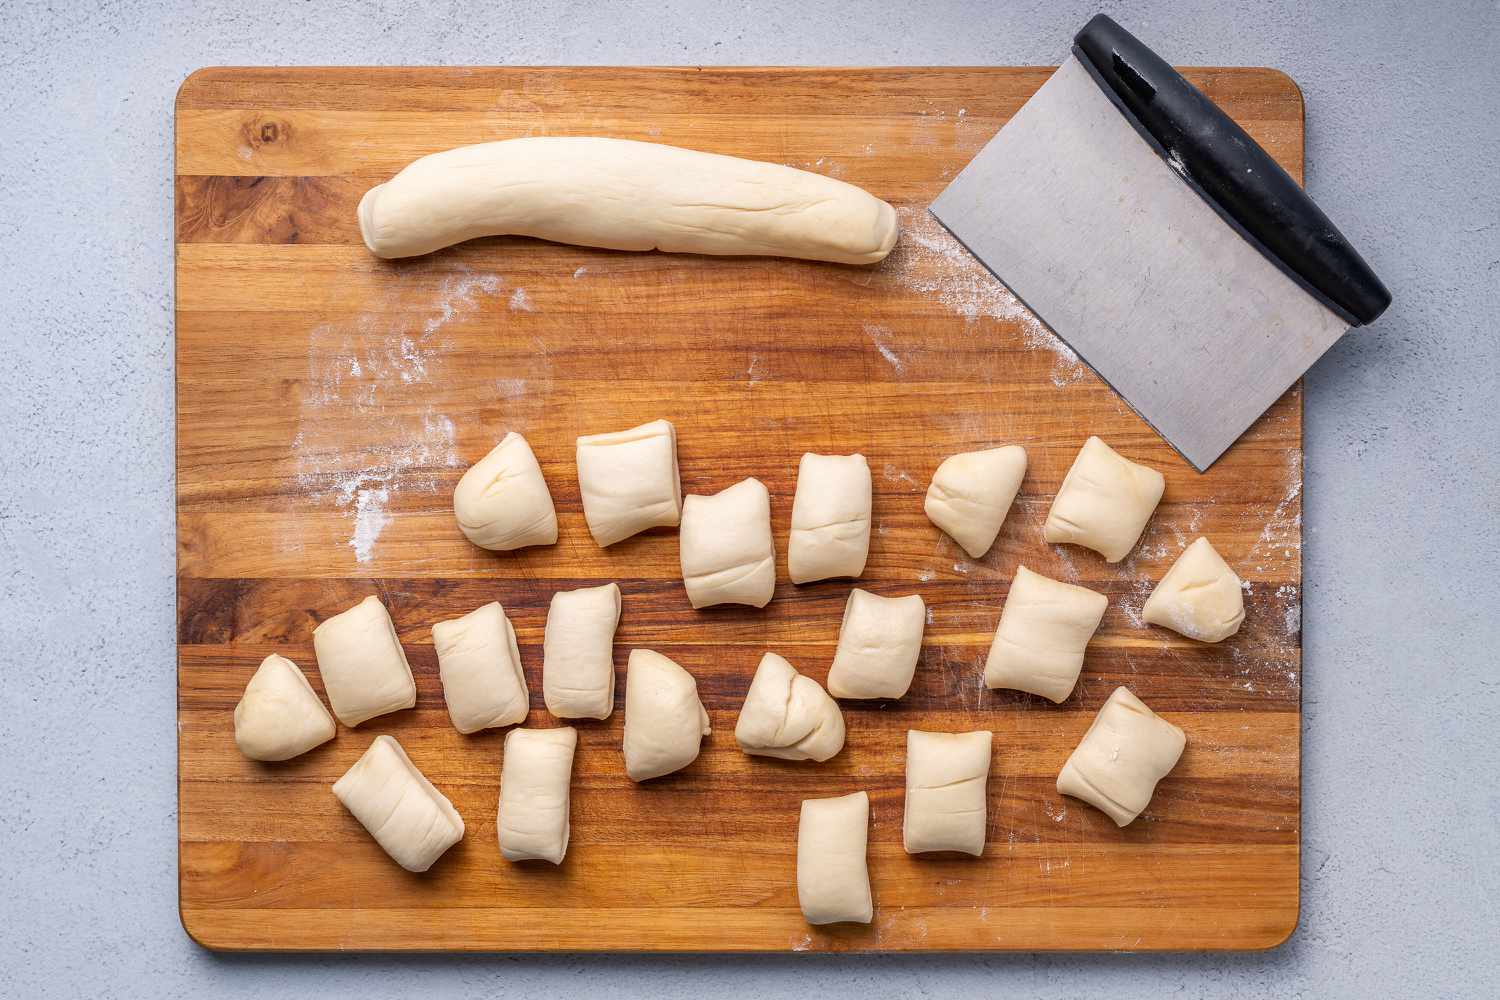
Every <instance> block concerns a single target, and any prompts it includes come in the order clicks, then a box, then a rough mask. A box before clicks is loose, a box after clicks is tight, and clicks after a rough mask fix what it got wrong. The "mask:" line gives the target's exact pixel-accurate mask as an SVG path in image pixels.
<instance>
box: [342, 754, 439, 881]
mask: <svg viewBox="0 0 1500 1000" xmlns="http://www.w3.org/2000/svg"><path fill="white" fill-rule="evenodd" d="M333 794H334V795H336V796H338V800H339V801H340V802H342V803H343V804H344V808H345V809H348V810H349V812H351V813H353V814H354V818H355V819H357V820H359V821H360V823H361V824H362V825H363V826H364V828H365V829H366V830H368V831H370V836H372V837H374V838H375V842H376V843H377V844H379V845H380V846H381V847H382V848H384V849H385V853H387V854H389V855H390V856H391V858H392V859H393V860H394V861H395V862H396V863H397V864H398V865H400V866H401V867H402V868H405V869H406V870H407V871H409V872H425V871H426V870H427V869H429V868H431V867H432V865H433V862H435V861H437V859H438V858H440V857H442V856H443V852H444V851H446V850H447V849H448V848H450V847H452V846H453V845H454V844H456V843H458V842H459V841H460V840H462V839H463V836H464V821H463V817H462V816H460V815H459V814H458V810H456V809H454V808H453V803H451V802H449V801H448V799H447V797H446V796H445V795H443V793H442V792H440V791H438V790H437V789H436V788H434V787H432V782H430V781H428V780H427V778H426V776H424V775H423V774H422V772H421V771H419V770H417V765H415V764H413V763H412V762H411V758H410V757H408V756H406V751H405V750H404V749H403V748H402V746H401V744H400V743H398V742H396V739H395V737H393V736H377V737H375V742H373V743H371V744H370V749H368V750H366V751H365V753H364V756H363V757H361V758H360V759H359V760H357V761H355V762H354V766H353V767H351V768H349V770H348V771H346V772H345V773H344V776H343V777H342V778H340V779H339V780H338V781H335V782H334V783H333Z"/></svg>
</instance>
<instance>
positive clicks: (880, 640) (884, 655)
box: [828, 587, 927, 698]
mask: <svg viewBox="0 0 1500 1000" xmlns="http://www.w3.org/2000/svg"><path fill="white" fill-rule="evenodd" d="M926 626H927V605H926V604H925V603H924V602H923V600H922V596H921V595H920V594H908V595H907V596H906V597H881V596H880V595H879V594H872V593H870V592H869V591H868V590H860V589H859V588H858V587H856V588H854V589H853V590H851V591H849V600H848V601H847V602H845V604H844V622H843V624H842V625H841V626H839V645H838V649H837V650H835V651H834V654H833V666H831V667H829V668H828V692H829V694H831V695H833V696H834V697H835V698H900V697H902V696H903V695H905V694H906V692H907V690H908V689H909V688H910V687H911V679H912V677H913V676H914V675H915V674H916V672H917V658H918V657H919V656H921V655H922V630H923V629H924V628H926Z"/></svg>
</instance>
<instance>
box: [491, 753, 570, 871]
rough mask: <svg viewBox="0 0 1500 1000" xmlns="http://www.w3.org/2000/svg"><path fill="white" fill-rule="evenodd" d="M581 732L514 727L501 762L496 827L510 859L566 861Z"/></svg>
mask: <svg viewBox="0 0 1500 1000" xmlns="http://www.w3.org/2000/svg"><path fill="white" fill-rule="evenodd" d="M577 748H578V730H576V729H574V728H573V727H571V726H564V727H563V728H561V729H512V730H511V731H510V732H508V733H506V734H505V759H504V761H503V763H502V764H501V765H500V807H499V812H498V813H497V814H496V817H495V830H496V832H497V834H498V836H499V839H500V855H501V857H503V858H505V860H506V861H530V860H533V859H536V860H540V861H550V862H552V863H553V864H554V865H558V864H562V859H563V855H565V854H567V853H568V834H569V832H570V831H571V830H572V826H571V824H570V823H569V820H568V804H569V799H570V785H571V783H572V780H573V751H574V750H576V749H577Z"/></svg>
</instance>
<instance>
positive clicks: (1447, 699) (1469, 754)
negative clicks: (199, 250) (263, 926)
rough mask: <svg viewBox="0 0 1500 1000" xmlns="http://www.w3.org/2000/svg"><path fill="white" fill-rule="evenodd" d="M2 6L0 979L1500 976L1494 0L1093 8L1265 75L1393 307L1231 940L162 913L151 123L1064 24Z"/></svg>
mask: <svg viewBox="0 0 1500 1000" xmlns="http://www.w3.org/2000/svg"><path fill="white" fill-rule="evenodd" d="M605 6H606V5H605V4H604V3H563V2H557V0H536V2H513V0H489V2H485V3H459V2H453V3H427V2H412V0H397V2H390V3H379V4H371V5H361V4H355V3H349V2H339V3H326V4H305V3H290V2H286V3H269V2H267V3H244V2H238V3H195V4H181V5H178V4H174V3H171V2H167V0H145V2H142V3H136V4H116V3H103V4H76V5H75V4H69V3H53V4H51V5H49V6H43V5H41V4H38V3H31V2H28V0H12V2H10V3H8V4H6V5H5V6H4V8H3V10H0V28H3V30H0V77H3V84H4V85H3V87H0V103H3V106H4V108H5V116H4V117H5V123H6V135H5V140H4V141H3V142H0V234H3V236H4V238H5V239H7V240H8V241H9V242H10V244H11V249H10V251H9V252H8V254H7V255H6V260H5V268H4V276H5V279H4V292H3V295H0V316H3V320H4V322H3V327H0V328H3V330H4V334H3V335H4V337H5V339H6V344H7V350H6V358H5V363H4V364H3V366H0V387H3V389H0V415H3V416H0V426H3V431H4V434H3V444H0V636H3V639H4V648H5V649H6V650H8V654H7V655H8V657H9V662H8V663H7V664H6V666H5V667H4V669H3V670H0V760H3V762H4V764H3V767H0V787H3V789H4V799H3V800H0V801H3V803H4V805H3V808H0V845H3V846H4V850H5V851H6V852H7V853H8V854H9V856H10V860H9V862H7V863H6V864H5V865H4V867H3V870H0V900H3V903H0V906H3V910H4V912H5V914H6V917H5V923H6V927H5V930H4V932H3V933H0V994H3V995H6V996H16V997H38V998H39V997H53V996H55V997H69V998H71V997H79V996H91V997H108V996H151V997H197V996H215V997H221V998H228V997H283V996H292V995H296V996H314V995H319V996H351V997H360V998H367V1000H374V998H379V997H408V996H413V995H433V996H445V997H446V996H476V997H477V996H484V997H495V996H532V995H540V994H541V991H542V990H544V989H546V990H559V991H566V993H567V995H570V996H574V995H580V994H581V995H599V994H606V993H607V994H609V995H612V996H619V997H625V996H654V997H695V998H696V997H702V996H704V995H708V994H713V993H719V992H722V993H726V994H733V995H746V996H757V997H783V996H785V997H793V996H798V997H801V996H806V995H808V994H809V993H811V994H813V995H818V996H846V995H847V996H859V997H862V998H874V997H883V996H909V995H929V994H930V995H934V996H936V995H942V996H962V995H974V996H981V995H982V996H991V995H996V994H1005V995H1013V996H1035V997H1072V996H1080V995H1098V994H1105V993H1107V994H1108V995H1110V996H1111V997H1116V998H1120V1000H1124V998H1128V997H1156V996H1159V995H1161V994H1164V993H1166V994H1174V993H1183V994H1186V995H1190V996H1213V997H1242V996H1271V995H1276V996H1290V995H1304V994H1306V995H1310V996H1318V997H1328V996H1335V995H1347V996H1358V997H1365V996H1376V995H1400V996H1478V995H1493V993H1492V992H1491V990H1492V989H1493V986H1494V980H1495V978H1496V976H1497V974H1500V964H1497V957H1496V949H1495V942H1496V941H1497V940H1500V917H1497V913H1500V874H1497V870H1500V865H1497V864H1496V862H1497V860H1500V852H1497V847H1496V844H1497V839H1500V781H1497V778H1496V772H1497V768H1500V750H1497V747H1500V741H1497V740H1496V739H1495V737H1494V732H1495V726H1496V721H1497V717H1500V676H1497V675H1500V624H1497V621H1500V597H1497V594H1496V589H1495V583H1494V580H1495V577H1494V574H1493V569H1494V565H1495V561H1496V558H1497V556H1500V476H1497V467H1500V462H1497V453H1500V415H1497V411H1500V400H1497V395H1500V346H1497V343H1500V338H1497V336H1496V329H1495V325H1494V324H1495V316H1496V314H1497V313H1500V195H1497V193H1496V180H1497V164H1500V101H1497V100H1496V94H1497V93H1500V69H1497V67H1500V60H1497V58H1496V57H1497V54H1500V5H1497V4H1496V3H1495V2H1494V0H1476V2H1467V3H1442V2H1436V3H1431V4H1419V3H1405V2H1391V0H1386V2H1380V3H1359V2H1355V0H1339V2H1334V0H1328V2H1321V3H1317V4H1290V3H1288V4H1272V5H1262V4H1258V3H1242V4H1230V3H1201V4H1197V3H1195V4H1177V3H1169V2H1165V0H1163V2H1153V3H1140V4H1135V5H1130V6H1126V5H1121V4H1116V3H1106V4H1104V5H1103V6H1104V7H1105V8H1107V9H1109V10H1110V11H1111V12H1112V13H1114V14H1115V15H1116V17H1117V18H1118V19H1120V20H1121V21H1122V22H1123V23H1124V24H1125V25H1126V27H1128V28H1131V29H1132V30H1134V31H1136V32H1137V33H1138V34H1139V35H1141V36H1142V37H1143V38H1144V39H1145V40H1146V41H1147V42H1148V43H1150V44H1152V45H1154V46H1156V47H1157V48H1158V49H1159V51H1161V52H1162V53H1163V54H1165V55H1166V56H1167V57H1168V58H1169V59H1171V60H1172V61H1174V62H1177V63H1182V64H1196V65H1208V64H1223V65H1266V66H1275V67H1279V68H1280V69H1283V70H1286V71H1287V72H1288V73H1290V74H1291V75H1292V77H1293V78H1294V79H1296V81H1297V82H1298V83H1299V84H1300V85H1301V86H1302V89H1303V92H1304V93H1305V95H1306V99H1307V153H1308V157H1307V184H1308V187H1309V188H1310V189H1311V191H1312V192H1313V194H1314V195H1315V196H1316V197H1317V199H1318V201H1319V202H1320V204H1321V205H1322V206H1323V207H1324V208H1325V209H1326V210H1327V211H1328V213H1329V215H1330V216H1332V217H1333V218H1334V219H1335V220H1336V221H1337V222H1338V224H1339V225H1340V226H1341V227H1342V228H1343V229H1344V231H1345V233H1347V234H1348V235H1349V236H1350V237H1351V238H1352V239H1353V241H1354V242H1355V244H1356V245H1357V246H1359V247H1361V248H1362V249H1363V250H1364V251H1365V254H1366V256H1367V257H1368V259H1369V260H1370V261H1371V263H1372V264H1373V265H1374V267H1375V269H1376V271H1377V272H1378V273H1380V274H1381V276H1382V277H1383V278H1384V279H1385V280H1386V282H1387V283H1388V284H1389V285H1390V287H1391V288H1392V290H1393V291H1394V293H1395V304H1394V305H1393V306H1392V307H1391V309H1390V311H1389V312H1388V313H1387V314H1386V315H1385V316H1384V317H1383V318H1382V319H1381V320H1380V321H1379V322H1377V323H1376V324H1375V325H1374V326H1373V327H1371V328H1369V329H1367V330H1364V331H1361V332H1357V333H1354V334H1352V335H1350V336H1348V337H1346V338H1345V339H1344V340H1343V341H1342V342H1341V343H1340V344H1338V345H1337V346H1336V347H1335V348H1334V349H1333V350H1332V351H1331V352H1330V353H1329V354H1328V356H1327V357H1326V358H1324V359H1323V360H1322V361H1321V362H1319V364H1318V365H1317V367H1316V368H1314V370H1313V372H1312V374H1311V376H1310V377H1309V378H1308V381H1307V413H1306V439H1307V461H1306V498H1305V502H1306V513H1305V532H1306V539H1305V557H1306V597H1305V601H1306V603H1305V608H1304V617H1303V621H1304V638H1305V660H1304V665H1303V685H1304V699H1303V707H1304V711H1305V715H1304V739H1305V742H1304V749H1303V772H1304V786H1303V793H1304V799H1303V803H1304V805H1303V818H1304V830H1305V839H1304V848H1303V887H1302V888H1303V895H1302V923H1301V927H1300V929H1299V930H1298V931H1297V933H1296V934H1295V936H1294V937H1293V938H1292V939H1291V941H1290V942H1289V943H1288V944H1286V945H1285V946H1283V947H1281V948H1279V949H1277V950H1275V951H1273V952H1269V953H1264V954H1251V955H1154V956H1130V955H1102V956H1059V955H1015V956H999V957H964V956H944V957H933V958H915V959H906V958H900V957H890V958H878V959H870V958H861V959H836V958H817V957H811V956H794V957H788V958H772V959H748V960H741V959H724V958H711V957H710V958H687V959H670V960H658V959H645V958H594V957H586V958H571V957H555V958H544V959H535V958H525V957H521V958H515V957H481V958H461V959H454V958H446V957H440V956H432V957H417V958H407V959H401V958H392V957H372V956H342V957H309V958H290V959H288V958H281V957H274V956H254V957H233V956H216V955H213V954H210V953H208V952H205V951H203V950H201V949H199V948H198V947H197V946H196V945H194V944H193V943H192V942H191V941H189V940H188V938H187V937H186V936H185V935H184V934H183V932H182V929H181V927H180V926H179V924H178V921H177V910H176V866H177V856H176V787H175V778H176V759H175V742H174V740H173V739H172V727H173V720H174V708H175V705H174V701H175V686H174V674H173V663H174V647H173V631H174V622H173V617H174V611H173V505H172V498H173V456H172V419H173V418H172V271H171V262H172V100H173V95H174V93H175V91H176V89H177V86H178V84H179V83H181V81H182V79H183V78H184V77H185V76H186V75H187V74H188V73H189V72H190V71H192V70H193V69H195V68H197V67H200V66H205V65H215V64H266V63H281V64H326V63H366V64H381V63H415V64H428V63H434V64H437V63H446V64H549V63H550V64H570V63H583V64H587V63H605V64H608V63H634V64H666V63H675V64H687V63H725V64H732V63H741V64H744V63H761V64H766V63H771V64H884V65H907V64H932V63H949V64H987V65H1000V64H1050V63H1055V62H1057V61H1058V60H1059V59H1060V58H1061V57H1062V56H1063V55H1064V54H1065V52H1066V47H1067V42H1068V39H1069V38H1070V37H1071V35H1072V32H1073V31H1075V30H1076V29H1077V28H1078V27H1079V26H1081V25H1082V24H1083V23H1084V21H1085V20H1087V18H1088V17H1089V16H1090V15H1091V14H1093V13H1095V12H1096V10H1097V9H1098V8H1097V7H1096V6H1095V5H1093V4H1080V3H1074V2H1062V3H1059V2H1052V0H1027V2H1022V3H1013V4H1005V3H1000V2H995V0H987V2H977V3H957V2H951V3H927V4H924V3H921V2H906V3H901V4H886V3H881V2H879V0H867V2H865V3H851V4H840V5H831V4H830V5H825V4H819V3H815V2H808V0H795V2H787V3H777V4H767V5H763V6H762V7H760V8H759V9H755V10H751V9H750V8H752V7H756V6H757V5H753V4H714V3H709V2H703V3H674V2H670V0H653V2H632V3H625V4H611V5H609V9H607V10H606V9H605Z"/></svg>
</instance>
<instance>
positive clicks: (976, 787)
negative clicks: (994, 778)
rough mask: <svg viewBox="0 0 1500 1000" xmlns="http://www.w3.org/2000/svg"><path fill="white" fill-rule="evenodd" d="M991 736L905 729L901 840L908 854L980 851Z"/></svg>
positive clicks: (973, 853) (982, 850) (970, 852)
mask: <svg viewBox="0 0 1500 1000" xmlns="http://www.w3.org/2000/svg"><path fill="white" fill-rule="evenodd" d="M990 742H991V734H990V733H989V732H987V731H984V730H981V731H979V732H973V733H924V732H922V731H921V730H918V729H911V730H908V731H907V733H906V815H905V819H904V820H903V823H902V832H901V840H902V845H903V846H904V847H905V848H906V853H907V854H921V853H923V852H924V851H962V852H963V853H964V854H972V855H974V856H975V857H978V856H979V855H981V854H983V853H984V835H985V829H986V826H987V813H986V809H985V785H986V783H987V782H988V781H989V777H990Z"/></svg>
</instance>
